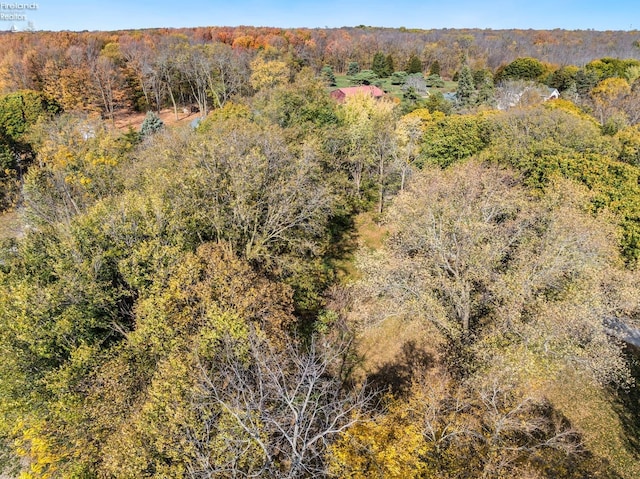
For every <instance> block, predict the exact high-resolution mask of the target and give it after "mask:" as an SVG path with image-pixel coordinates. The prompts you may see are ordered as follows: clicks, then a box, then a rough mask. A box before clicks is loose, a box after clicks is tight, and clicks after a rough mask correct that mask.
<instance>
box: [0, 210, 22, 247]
mask: <svg viewBox="0 0 640 479" xmlns="http://www.w3.org/2000/svg"><path fill="white" fill-rule="evenodd" d="M23 234H24V225H23V224H22V218H20V214H19V213H18V212H17V211H15V210H9V211H5V212H3V213H1V214H0V240H4V239H11V238H20V237H21V236H22V235H23Z"/></svg>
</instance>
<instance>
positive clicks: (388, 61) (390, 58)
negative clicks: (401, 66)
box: [385, 54, 396, 76]
mask: <svg viewBox="0 0 640 479" xmlns="http://www.w3.org/2000/svg"><path fill="white" fill-rule="evenodd" d="M385 60H386V65H387V68H386V74H387V76H391V74H393V72H394V71H395V70H396V68H395V62H394V61H393V56H392V55H391V54H389V55H387V58H386V59H385Z"/></svg>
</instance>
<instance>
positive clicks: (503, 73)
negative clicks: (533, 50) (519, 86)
mask: <svg viewBox="0 0 640 479" xmlns="http://www.w3.org/2000/svg"><path fill="white" fill-rule="evenodd" d="M545 71H546V68H545V66H544V65H543V64H542V62H540V60H537V59H535V58H529V57H525V58H517V59H516V60H514V61H512V62H511V63H509V64H508V65H506V66H505V67H503V68H501V69H499V70H498V72H497V73H496V79H497V81H503V80H539V79H540V78H541V77H542V75H543V74H544V73H545Z"/></svg>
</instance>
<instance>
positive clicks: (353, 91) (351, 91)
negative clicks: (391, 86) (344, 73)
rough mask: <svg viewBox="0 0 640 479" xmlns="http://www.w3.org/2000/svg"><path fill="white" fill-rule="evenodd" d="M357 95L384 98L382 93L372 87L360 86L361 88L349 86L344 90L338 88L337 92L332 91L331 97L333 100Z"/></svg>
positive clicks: (375, 87)
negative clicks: (362, 94) (363, 94)
mask: <svg viewBox="0 0 640 479" xmlns="http://www.w3.org/2000/svg"><path fill="white" fill-rule="evenodd" d="M358 93H365V94H369V95H371V96H372V97H374V98H380V97H382V96H384V92H383V91H382V90H381V89H380V88H378V87H377V86H374V85H361V86H350V87H345V88H338V89H337V90H333V91H332V92H331V96H332V97H334V98H345V97H348V96H353V95H357V94H358Z"/></svg>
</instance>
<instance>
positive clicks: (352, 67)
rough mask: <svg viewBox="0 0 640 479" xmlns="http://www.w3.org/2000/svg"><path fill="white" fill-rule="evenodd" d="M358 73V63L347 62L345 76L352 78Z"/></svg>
mask: <svg viewBox="0 0 640 479" xmlns="http://www.w3.org/2000/svg"><path fill="white" fill-rule="evenodd" d="M358 73H360V65H359V64H358V62H349V66H348V67H347V75H348V76H350V77H352V76H354V75H357V74H358Z"/></svg>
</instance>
